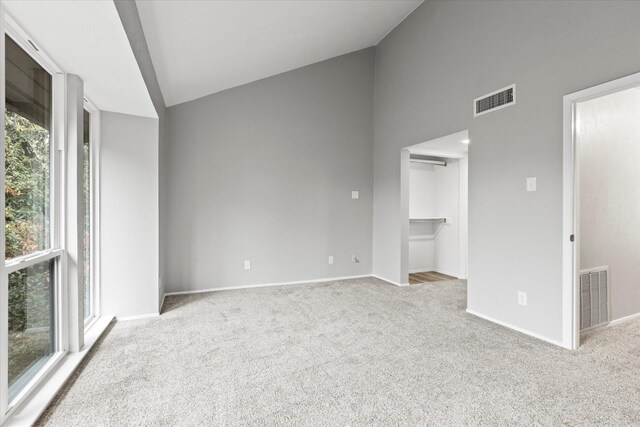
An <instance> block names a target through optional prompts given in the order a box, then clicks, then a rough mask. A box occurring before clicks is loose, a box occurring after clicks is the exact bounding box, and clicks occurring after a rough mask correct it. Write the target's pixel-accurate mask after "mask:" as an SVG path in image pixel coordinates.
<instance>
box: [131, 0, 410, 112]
mask: <svg viewBox="0 0 640 427" xmlns="http://www.w3.org/2000/svg"><path fill="white" fill-rule="evenodd" d="M421 2H422V0H412V1H400V0H389V1H386V0H373V1H364V0H363V1H355V0H332V1H316V0H297V1H275V0H264V1H188V0H187V1H174V0H164V1H159V0H152V1H149V0H144V1H143V0H137V1H136V4H137V6H138V10H139V12H140V19H141V21H142V26H143V28H144V32H145V37H146V39H147V44H148V46H149V50H150V53H151V58H152V60H153V64H154V67H155V69H156V73H157V75H158V80H159V82H160V87H161V89H162V94H163V96H164V99H165V102H166V103H167V106H171V105H175V104H179V103H182V102H186V101H190V100H192V99H195V98H199V97H202V96H205V95H209V94H211V93H215V92H219V91H222V90H225V89H228V88H231V87H234V86H239V85H242V84H245V83H249V82H252V81H255V80H259V79H262V78H265V77H269V76H273V75H275V74H279V73H282V72H285V71H289V70H293V69H295V68H299V67H303V66H305V65H309V64H312V63H315V62H319V61H323V60H325V59H329V58H332V57H335V56H338V55H342V54H345V53H349V52H353V51H356V50H359V49H363V48H366V47H369V46H374V45H375V44H377V43H378V42H379V41H380V40H381V39H382V38H383V37H384V36H385V35H386V34H387V33H388V32H389V31H391V30H392V29H393V28H394V27H395V26H397V25H398V24H399V23H400V22H401V21H402V20H403V19H404V18H405V17H406V16H407V15H408V14H409V13H411V12H412V11H413V10H414V9H415V8H416V7H417V6H418V5H419V4H420V3H421Z"/></svg>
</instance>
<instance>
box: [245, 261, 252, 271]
mask: <svg viewBox="0 0 640 427" xmlns="http://www.w3.org/2000/svg"><path fill="white" fill-rule="evenodd" d="M244 269H245V270H251V260H248V259H245V260H244Z"/></svg>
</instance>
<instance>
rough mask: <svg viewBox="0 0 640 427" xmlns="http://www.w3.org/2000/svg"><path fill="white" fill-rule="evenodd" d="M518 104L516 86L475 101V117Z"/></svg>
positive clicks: (513, 85)
mask: <svg viewBox="0 0 640 427" xmlns="http://www.w3.org/2000/svg"><path fill="white" fill-rule="evenodd" d="M515 103H516V85H515V84H512V85H511V86H507V87H505V88H502V89H499V90H496V91H495V92H491V93H490V94H487V95H484V96H481V97H480V98H476V99H474V100H473V117H478V116H481V115H483V114H487V113H490V112H492V111H496V110H499V109H501V108H505V107H508V106H510V105H513V104H515Z"/></svg>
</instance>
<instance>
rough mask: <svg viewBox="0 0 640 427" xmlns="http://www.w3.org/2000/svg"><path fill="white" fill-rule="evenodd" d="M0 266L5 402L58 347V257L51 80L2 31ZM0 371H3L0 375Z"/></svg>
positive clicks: (39, 368)
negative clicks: (0, 244)
mask: <svg viewBox="0 0 640 427" xmlns="http://www.w3.org/2000/svg"><path fill="white" fill-rule="evenodd" d="M5 52H6V56H5V73H6V75H5V107H6V108H5V117H4V120H5V129H4V137H5V146H4V148H5V150H4V151H5V165H4V166H5V188H4V192H5V218H4V220H5V224H4V229H5V268H4V275H5V277H4V278H3V279H4V280H6V281H5V282H4V283H7V284H8V287H7V291H8V295H7V296H8V298H7V299H8V324H7V326H3V327H8V363H7V365H8V366H7V369H8V375H7V378H8V385H7V386H8V400H9V402H11V401H12V400H14V399H15V398H16V397H17V396H18V395H19V394H20V393H21V392H22V391H23V390H24V389H25V387H26V386H27V385H28V384H29V383H30V381H31V380H32V379H33V378H34V377H35V376H36V375H37V374H38V373H39V372H40V371H41V369H42V367H43V366H44V365H45V364H46V363H47V361H48V360H50V358H51V357H52V356H53V355H54V354H55V353H56V352H57V350H58V348H59V346H58V342H57V341H58V333H57V331H58V318H59V313H58V310H57V303H56V302H57V299H58V293H59V282H60V280H59V276H58V274H57V273H58V270H59V262H60V256H61V253H62V251H61V250H59V249H57V247H58V242H57V241H55V240H56V238H55V237H54V236H56V235H57V233H55V231H56V228H57V225H56V223H55V222H54V221H53V215H52V213H53V212H54V211H55V208H56V205H57V201H56V199H55V198H54V197H53V194H54V192H53V191H52V189H53V188H55V185H54V184H55V183H56V181H57V179H56V172H57V171H56V170H54V169H55V167H54V165H55V162H54V155H55V150H53V149H52V144H51V130H52V126H51V124H52V112H53V111H52V104H53V102H52V96H53V79H52V75H51V73H49V72H48V71H47V70H46V69H45V68H44V67H43V66H42V65H41V64H40V63H38V62H37V61H36V60H35V59H33V58H32V57H31V56H30V55H29V54H28V53H27V52H26V51H25V50H24V49H23V48H21V47H20V45H19V44H18V43H16V42H15V41H14V40H13V39H12V38H11V37H9V36H8V35H7V36H5ZM3 376H4V375H3Z"/></svg>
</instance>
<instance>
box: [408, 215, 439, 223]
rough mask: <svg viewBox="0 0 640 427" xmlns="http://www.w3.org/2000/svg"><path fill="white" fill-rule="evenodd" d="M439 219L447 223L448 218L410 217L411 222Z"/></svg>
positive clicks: (435, 220)
mask: <svg viewBox="0 0 640 427" xmlns="http://www.w3.org/2000/svg"><path fill="white" fill-rule="evenodd" d="M437 221H442V222H444V223H445V224H446V222H447V218H445V217H428V218H409V222H437Z"/></svg>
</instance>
